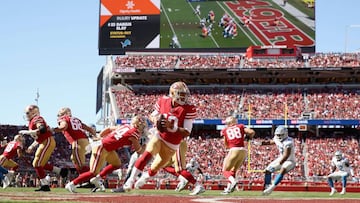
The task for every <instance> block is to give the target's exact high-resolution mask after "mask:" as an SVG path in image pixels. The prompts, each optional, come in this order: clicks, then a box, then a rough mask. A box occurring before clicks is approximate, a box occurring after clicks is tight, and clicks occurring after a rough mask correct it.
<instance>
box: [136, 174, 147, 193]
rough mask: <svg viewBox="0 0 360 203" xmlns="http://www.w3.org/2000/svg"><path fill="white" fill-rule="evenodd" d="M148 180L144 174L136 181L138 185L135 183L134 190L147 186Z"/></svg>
mask: <svg viewBox="0 0 360 203" xmlns="http://www.w3.org/2000/svg"><path fill="white" fill-rule="evenodd" d="M146 179H147V178H146V177H145V175H144V174H143V175H142V176H141V177H140V178H139V179H138V180H137V181H136V183H135V185H134V188H135V189H140V188H141V187H142V186H144V185H145V183H146Z"/></svg>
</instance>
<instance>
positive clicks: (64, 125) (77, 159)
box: [52, 107, 96, 174]
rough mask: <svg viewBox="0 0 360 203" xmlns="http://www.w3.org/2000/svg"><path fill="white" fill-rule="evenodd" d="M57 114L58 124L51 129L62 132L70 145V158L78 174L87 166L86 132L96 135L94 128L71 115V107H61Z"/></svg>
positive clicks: (87, 141)
mask: <svg viewBox="0 0 360 203" xmlns="http://www.w3.org/2000/svg"><path fill="white" fill-rule="evenodd" d="M57 116H58V126H57V127H56V128H53V129H52V130H53V131H54V132H56V133H58V132H62V133H63V134H64V136H65V138H66V140H67V141H68V142H69V144H70V145H71V157H70V159H71V161H72V162H73V164H74V166H75V168H76V171H77V172H78V173H79V174H80V173H83V172H86V171H88V170H89V166H86V165H85V155H86V146H88V144H89V140H88V137H87V135H86V132H88V133H89V134H90V135H92V136H96V131H95V129H93V128H92V127H90V126H88V125H86V124H84V123H83V122H81V120H80V119H78V118H76V117H74V116H72V114H71V109H70V108H68V107H64V108H61V109H60V110H59V112H58V115H57Z"/></svg>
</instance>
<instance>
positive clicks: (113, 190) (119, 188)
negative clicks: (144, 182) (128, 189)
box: [111, 187, 125, 193]
mask: <svg viewBox="0 0 360 203" xmlns="http://www.w3.org/2000/svg"><path fill="white" fill-rule="evenodd" d="M111 192H115V193H118V192H125V190H124V188H123V187H118V188H116V189H112V190H111Z"/></svg>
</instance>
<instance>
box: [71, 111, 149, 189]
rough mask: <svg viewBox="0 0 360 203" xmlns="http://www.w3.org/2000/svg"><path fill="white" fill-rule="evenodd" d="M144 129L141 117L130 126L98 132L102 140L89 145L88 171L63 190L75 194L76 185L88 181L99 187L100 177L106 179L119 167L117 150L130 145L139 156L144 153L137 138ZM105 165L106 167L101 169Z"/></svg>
mask: <svg viewBox="0 0 360 203" xmlns="http://www.w3.org/2000/svg"><path fill="white" fill-rule="evenodd" d="M146 128H147V123H146V119H145V118H144V117H143V116H135V117H133V118H132V120H131V125H119V126H112V127H108V128H105V129H104V130H102V131H101V132H100V137H102V138H101V139H100V140H97V141H95V142H93V143H91V146H92V151H91V158H90V170H89V171H87V172H84V173H82V174H80V175H79V176H78V177H77V178H75V179H74V180H72V181H71V182H69V183H68V184H66V186H65V188H66V189H67V190H68V191H70V192H75V188H76V185H78V184H80V183H82V182H85V181H89V180H90V182H91V183H93V184H95V186H96V187H100V185H97V184H98V183H99V182H100V179H101V177H106V175H107V174H109V173H111V172H113V171H114V170H116V169H118V168H120V166H121V161H120V158H119V156H118V153H117V151H116V150H117V149H120V148H122V147H124V146H130V145H132V147H133V148H134V149H135V151H136V152H137V153H139V154H141V153H142V152H143V151H144V148H143V147H142V146H141V145H140V143H139V138H140V136H141V135H142V134H143V133H144V132H145V131H146ZM105 163H108V165H107V166H106V167H105V168H103V169H102V167H103V166H104V165H105ZM101 169H102V170H101ZM100 170H101V172H100ZM93 191H94V190H93Z"/></svg>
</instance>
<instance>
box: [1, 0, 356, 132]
mask: <svg viewBox="0 0 360 203" xmlns="http://www.w3.org/2000/svg"><path fill="white" fill-rule="evenodd" d="M359 8H360V1H359V0H342V1H329V0H316V21H317V23H316V48H317V52H344V50H345V47H347V50H348V51H354V50H359V49H360V37H359V36H360V28H350V27H349V25H359V24H360V14H359ZM98 21H99V1H94V0H86V1H85V0H75V1H69V0H55V1H48V0H31V1H21V2H18V1H4V2H2V3H1V6H0V24H1V32H0V48H1V55H0V67H1V74H0V87H1V92H2V96H1V100H0V124H14V125H25V124H27V122H26V121H25V120H24V119H23V110H24V108H25V106H27V105H28V104H34V103H36V102H35V98H36V92H37V90H39V93H40V97H39V103H38V104H39V107H40V111H41V115H42V116H43V117H44V118H45V119H46V120H47V122H48V124H49V125H50V126H52V127H53V126H55V125H56V114H57V112H58V110H59V108H61V107H63V106H68V107H70V108H71V109H72V112H73V115H74V116H77V117H79V118H80V119H81V120H82V121H83V122H85V123H95V122H96V121H97V117H96V114H95V101H96V100H95V98H96V77H97V75H98V73H99V71H100V68H101V67H102V66H103V65H104V64H105V56H99V55H98V49H97V48H98V47H97V43H98ZM345 39H347V43H345V41H346V40H345Z"/></svg>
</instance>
